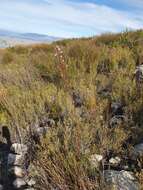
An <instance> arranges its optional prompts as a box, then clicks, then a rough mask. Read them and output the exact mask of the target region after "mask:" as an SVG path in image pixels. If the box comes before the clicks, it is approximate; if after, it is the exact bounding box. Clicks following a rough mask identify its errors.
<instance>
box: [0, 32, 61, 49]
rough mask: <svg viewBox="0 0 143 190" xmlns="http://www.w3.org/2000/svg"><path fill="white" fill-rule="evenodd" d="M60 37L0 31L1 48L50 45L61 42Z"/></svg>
mask: <svg viewBox="0 0 143 190" xmlns="http://www.w3.org/2000/svg"><path fill="white" fill-rule="evenodd" d="M59 39H60V38H58V37H53V36H48V35H44V34H36V33H18V32H12V31H7V30H2V29H0V48H5V47H9V46H14V45H17V44H32V43H50V42H53V41H56V40H59Z"/></svg>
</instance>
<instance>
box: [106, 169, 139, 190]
mask: <svg viewBox="0 0 143 190" xmlns="http://www.w3.org/2000/svg"><path fill="white" fill-rule="evenodd" d="M104 178H105V182H106V183H107V184H108V185H111V186H113V187H114V189H115V190H139V183H138V181H137V179H136V178H135V177H134V175H133V173H132V172H127V171H124V170H122V171H115V170H105V171H104Z"/></svg>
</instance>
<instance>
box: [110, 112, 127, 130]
mask: <svg viewBox="0 0 143 190" xmlns="http://www.w3.org/2000/svg"><path fill="white" fill-rule="evenodd" d="M124 121H125V117H124V116H123V115H118V116H117V115H115V116H114V117H112V118H111V119H110V126H111V127H116V126H118V125H121V124H122V123H123V122H124Z"/></svg>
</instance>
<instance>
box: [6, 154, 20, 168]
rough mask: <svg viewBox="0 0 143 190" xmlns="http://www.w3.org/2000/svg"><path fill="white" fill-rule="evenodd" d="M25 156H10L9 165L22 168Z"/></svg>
mask: <svg viewBox="0 0 143 190" xmlns="http://www.w3.org/2000/svg"><path fill="white" fill-rule="evenodd" d="M23 159H24V158H23V155H22V154H21V155H19V154H11V153H10V154H8V165H17V166H20V165H22V161H23Z"/></svg>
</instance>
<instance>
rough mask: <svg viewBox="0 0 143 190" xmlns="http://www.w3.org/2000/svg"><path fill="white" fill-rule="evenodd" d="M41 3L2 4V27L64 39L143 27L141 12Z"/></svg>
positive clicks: (8, 0)
mask: <svg viewBox="0 0 143 190" xmlns="http://www.w3.org/2000/svg"><path fill="white" fill-rule="evenodd" d="M38 1H39V0H37V1H35V2H34V0H29V1H28V0H25V1H19V0H5V1H3V2H2V3H0V5H1V11H0V18H1V19H0V27H3V28H6V29H10V30H19V31H22V32H37V33H47V34H49V35H53V36H62V37H74V36H84V35H86V36H88V35H94V34H99V33H103V32H106V31H110V32H118V31H121V30H124V29H126V28H131V29H138V28H142V27H143V13H142V12H140V13H139V14H138V15H136V13H133V12H127V11H126V12H125V11H119V10H116V9H113V8H110V7H108V6H105V5H104V6H103V5H97V4H95V3H77V2H69V1H67V0H41V3H40V4H38ZM125 1H129V0H125ZM131 1H135V0H131ZM137 1H140V0H137Z"/></svg>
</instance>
